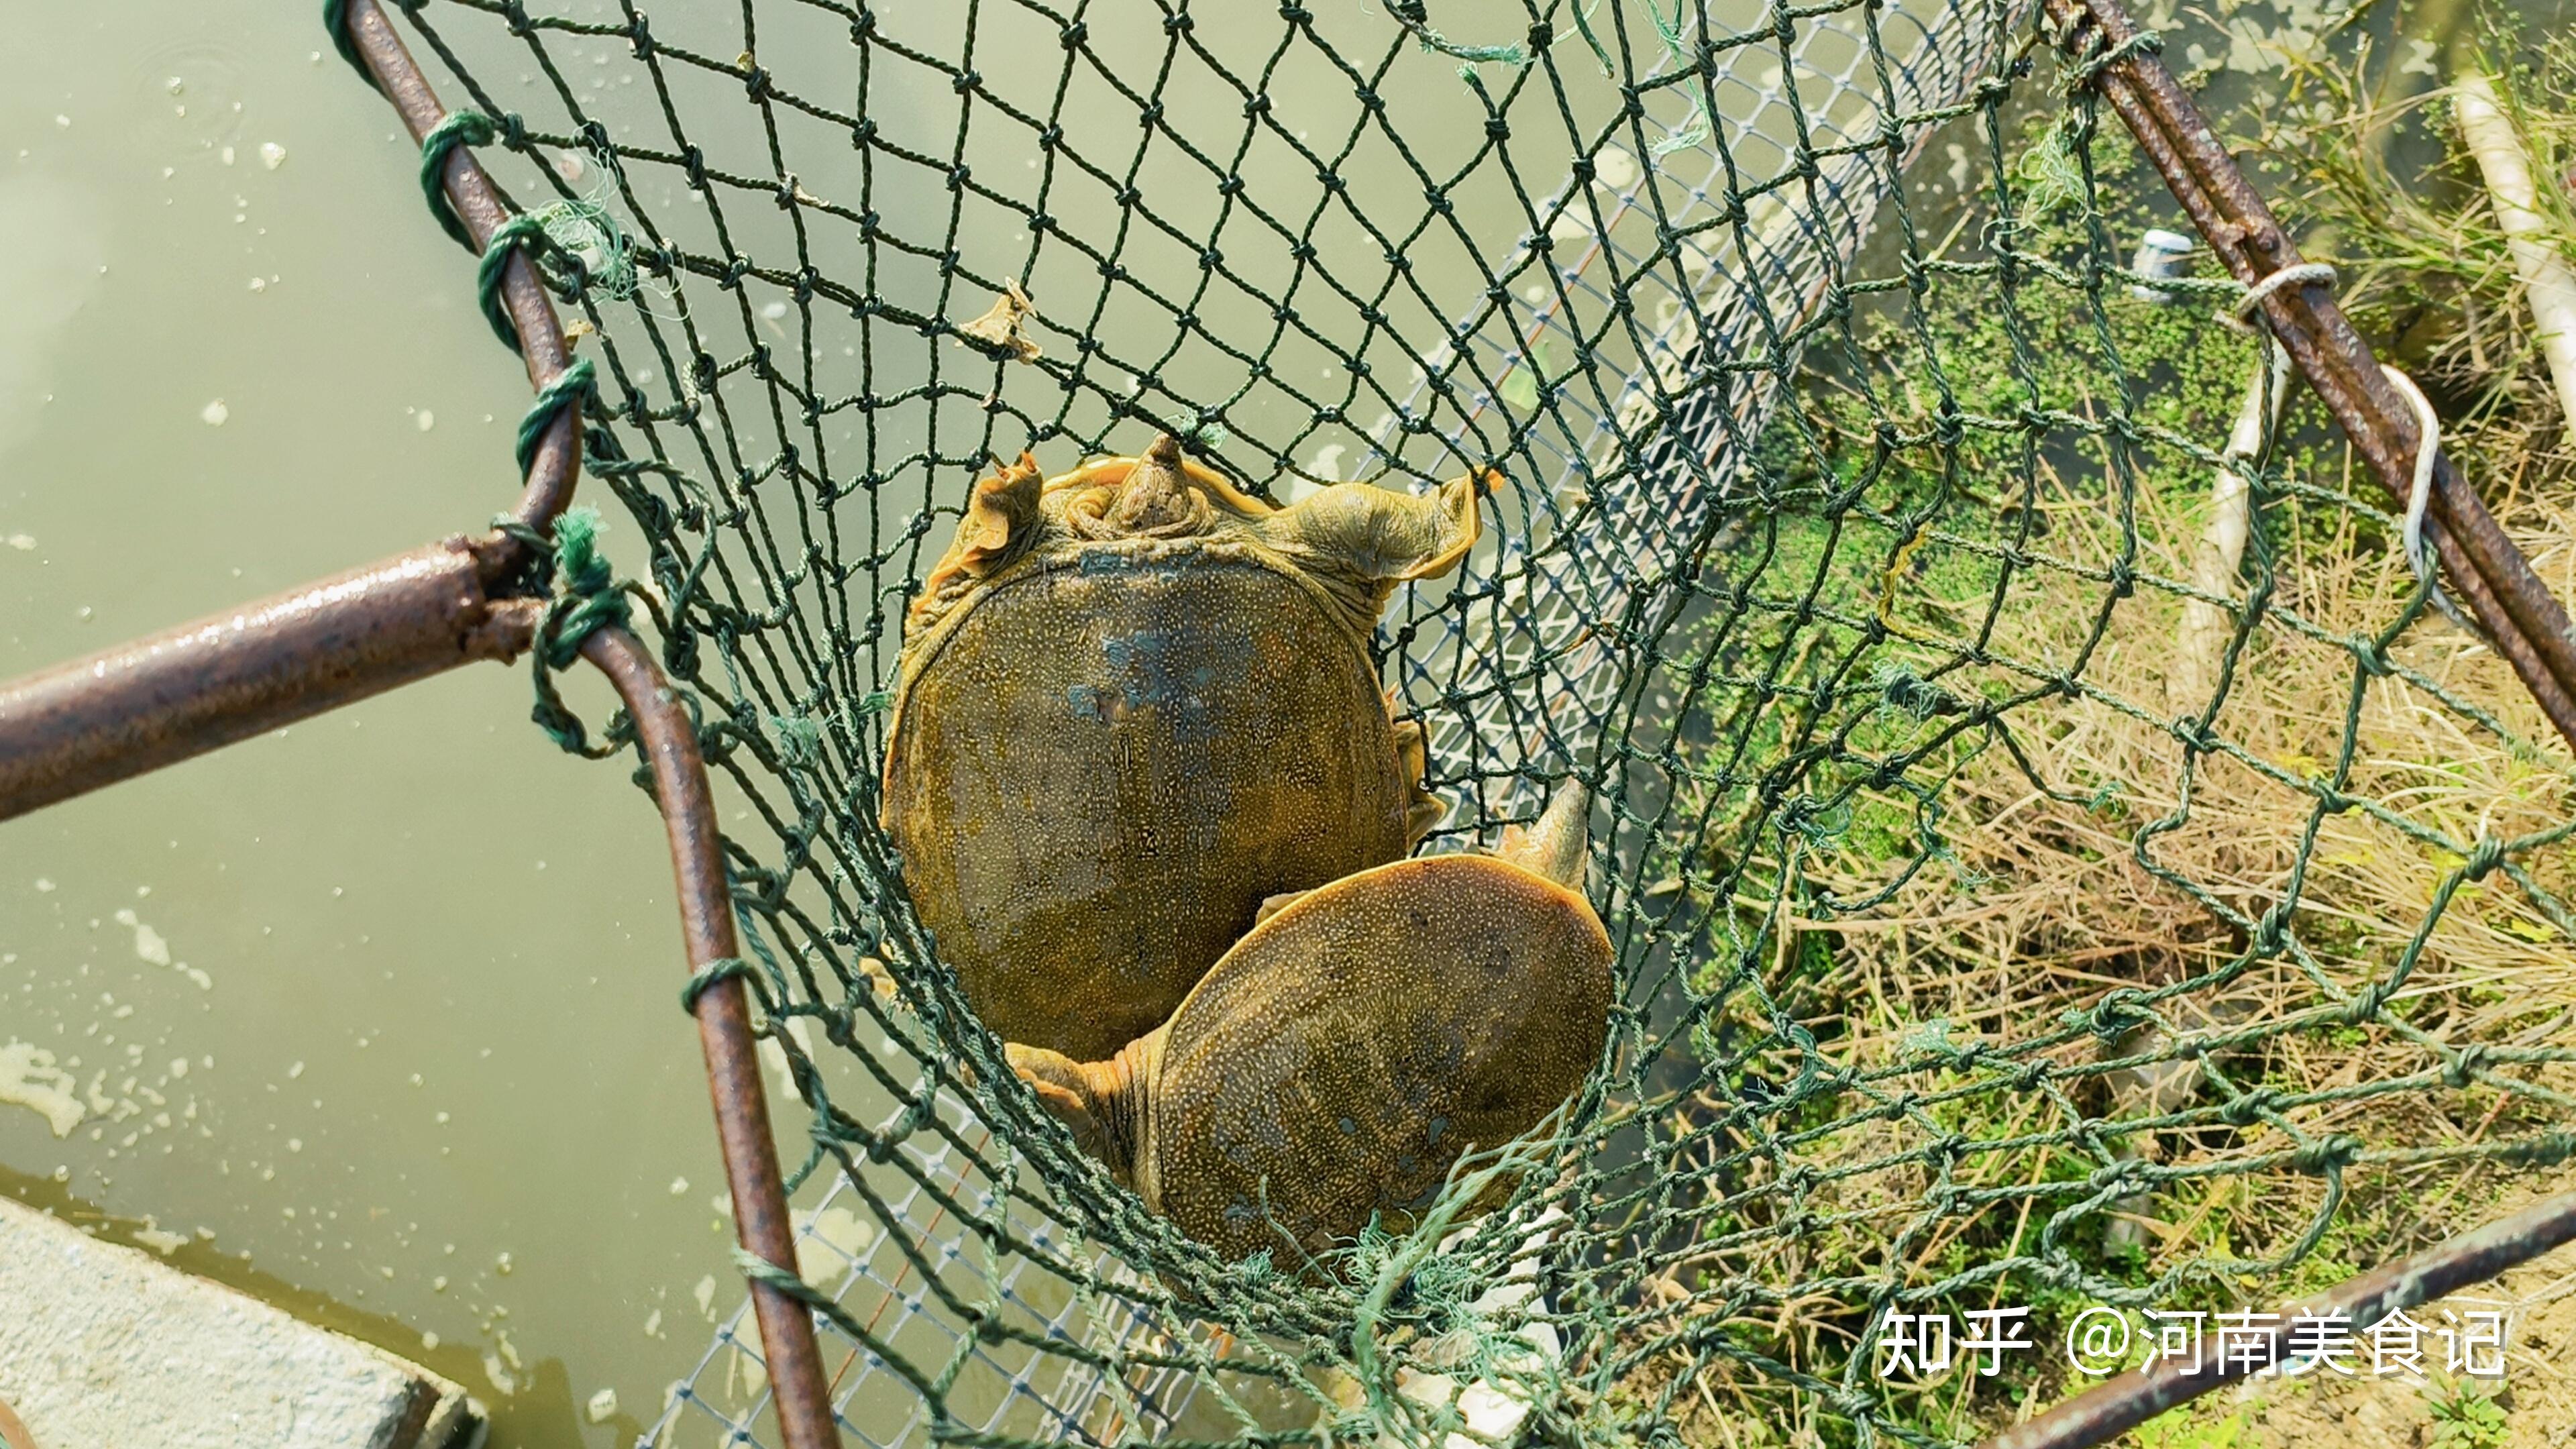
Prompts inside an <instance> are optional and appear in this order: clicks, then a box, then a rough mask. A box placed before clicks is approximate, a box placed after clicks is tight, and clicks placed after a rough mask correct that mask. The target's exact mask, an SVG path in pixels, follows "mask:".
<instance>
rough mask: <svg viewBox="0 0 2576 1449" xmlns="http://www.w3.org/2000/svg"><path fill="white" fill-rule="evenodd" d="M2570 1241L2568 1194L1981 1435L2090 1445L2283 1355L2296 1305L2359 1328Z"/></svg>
mask: <svg viewBox="0 0 2576 1449" xmlns="http://www.w3.org/2000/svg"><path fill="white" fill-rule="evenodd" d="M2570 1241H2576V1193H2570V1194H2567V1195H2565V1196H2562V1197H2554V1198H2551V1199H2549V1200H2547V1201H2545V1202H2541V1203H2538V1204H2535V1205H2533V1206H2531V1207H2528V1208H2525V1209H2524V1210H2522V1211H2521V1212H2518V1213H2515V1214H2513V1215H2512V1216H2511V1217H2507V1218H2504V1219H2501V1220H2499V1221H2497V1222H2493V1223H2489V1224H2488V1225H2486V1226H2485V1227H2482V1228H2478V1229H2475V1230H2473V1231H2471V1232H2467V1233H2463V1234H2461V1235H2460V1236H2459V1237H2456V1238H2453V1239H2451V1240H2450V1241H2449V1242H2446V1243H2443V1244H2441V1245H2440V1246H2438V1247H2434V1248H2429V1249H2426V1250H2425V1251H2423V1252H2421V1253H2417V1254H2415V1255H2414V1256H2412V1257H2407V1258H2400V1259H2398V1260H2397V1261H2396V1262H2394V1263H2388V1264H2384V1265H2382V1266H2380V1267H2377V1268H2374V1269H2372V1270H2371V1271H2369V1272H2367V1273H2364V1274H2361V1275H2360V1276H2358V1277H2355V1278H2348V1279H2346V1280H2344V1281H2343V1282H2342V1283H2340V1284H2337V1285H2336V1286H2335V1287H2332V1288H2329V1289H2327V1290H2326V1291H2325V1292H2324V1293H2322V1294H2319V1295H2318V1296H2316V1297H2314V1298H2310V1299H2308V1300H2306V1301H2304V1302H2301V1303H2295V1304H2292V1305H2291V1306H2289V1307H2288V1308H2285V1309H2283V1310H2282V1311H2281V1312H2279V1313H2277V1314H2275V1315H2273V1316H2272V1322H2271V1325H2270V1326H2269V1327H2268V1328H2263V1327H2249V1328H2248V1329H2247V1330H2246V1331H2245V1332H2244V1333H2243V1334H2242V1335H2241V1336H2239V1335H2238V1334H2237V1331H2236V1330H2235V1329H2234V1328H2233V1327H2231V1328H2230V1329H2229V1330H2228V1332H2229V1335H2230V1348H2229V1351H2228V1352H2226V1353H2223V1354H2217V1353H2213V1354H2206V1355H2202V1356H2201V1359H2200V1361H2198V1362H2195V1363H2192V1364H2189V1365H2184V1364H2180V1363H2176V1362H2171V1361H2160V1362H2156V1363H2151V1364H2149V1365H2148V1366H2147V1367H2145V1368H2141V1369H2135V1370H2132V1371H2130V1372H2128V1373H2125V1374H2122V1375H2121V1376H2120V1377H2118V1378H2116V1379H2113V1380H2111V1381H2110V1382H2108V1383H2104V1384H2100V1385H2097V1386H2095V1387H2094V1388H2091V1389H2088V1390H2086V1391H2085V1392H2083V1393H2081V1394H2078V1395H2076V1396H2075V1397H2074V1398H2071V1399H2069V1400H2067V1401H2066V1402H2065V1403H2062V1404H2060V1405H2058V1406H2057V1407H2056V1408H2053V1409H2050V1410H2049V1411H2047V1412H2046V1413H2044V1414H2041V1415H2040V1416H2039V1417H2037V1418H2035V1419H2032V1420H2030V1421H2029V1422H2028V1423H2024V1424H2016V1425H2014V1426H2013V1427H2012V1428H2010V1429H2007V1430H2005V1431H2004V1432H2003V1433H2001V1434H1998V1435H1996V1436H1995V1437H1993V1438H1992V1439H1989V1440H1987V1441H1986V1445H1985V1449H2091V1446H2093V1445H2096V1444H2105V1443H2108V1442H2110V1441H2111V1440H2113V1439H2115V1438H2118V1437H2119V1436H2120V1435H2122V1434H2125V1433H2127V1432H2128V1431H2129V1430H2131V1429H2134V1428H2136V1427H2137V1426H2139V1425H2140V1424H2143V1423H2145V1422H2146V1421H2148V1420H2149V1419H2152V1418H2154V1417H2155V1416H2156V1415H2158V1414H2161V1413H2163V1412H2165V1411H2166V1410H2167V1409H2171V1408H2174V1407H2175V1406H2177V1405H2180V1404H2184V1403H2188V1402H2190V1401H2191V1400H2193V1399H2196V1398H2198V1397H2200V1396H2201V1395H2202V1394H2205V1393H2208V1392H2209V1391H2210V1390H2212V1389H2215V1388H2219V1387H2221V1386H2223V1385H2226V1384H2230V1383H2234V1382H2235V1381H2236V1380H2238V1379H2241V1378H2244V1377H2246V1376H2247V1375H2249V1374H2253V1373H2259V1372H2261V1371H2263V1370H2265V1369H2269V1368H2271V1367H2273V1366H2274V1365H2276V1364H2280V1363H2282V1362H2284V1361H2285V1360H2286V1359H2288V1358H2289V1357H2290V1354H2289V1347H2288V1345H2289V1339H2290V1325H2292V1324H2294V1323H2295V1322H2296V1320H2297V1318H2298V1316H2299V1315H2301V1314H2307V1315H2311V1316H2313V1317H2317V1318H2328V1319H2331V1318H2333V1317H2335V1316H2336V1315H2341V1316H2342V1318H2343V1320H2344V1324H2345V1327H2346V1328H2347V1330H2348V1331H2349V1332H2352V1333H2360V1332H2362V1331H2364V1330H2366V1329H2368V1328H2369V1327H2370V1326H2371V1325H2372V1324H2374V1323H2377V1322H2379V1321H2380V1320H2381V1319H2383V1318H2386V1317H2387V1316H2388V1315H2390V1314H2392V1313H2399V1312H2403V1311H2405V1310H2406V1309H2409V1308H2417V1307H2421V1306H2422V1305H2424V1304H2426V1303H2430V1302H2432V1301H2433V1300H2434V1299H2436V1298H2440V1297H2442V1296H2443V1295H2444V1294H2447V1293H2453V1292H2456V1291H2458V1290H2459V1289H2462V1288H2465V1287H2468V1286H2469V1285H2471V1284H2473V1283H2483V1282H2485V1281H2486V1280H2487V1279H2489V1278H2492V1277H2494V1276H2496V1275H2497V1274H2499V1273H2501V1272H2503V1271H2505V1270H2506V1269H2507V1268H2512V1267H2515V1266H2517V1265H2519V1264H2522V1263H2527V1262H2529V1261H2531V1260H2532V1259H2534V1258H2537V1257H2539V1256H2540V1255H2541V1254H2543V1253H2546V1252H2548V1251H2550V1250H2551V1249H2553V1248H2557V1247H2560V1246H2562V1245H2564V1244H2566V1243H2568V1242H2570ZM2258 1339H2259V1340H2260V1342H2259V1344H2258V1343H2257V1340H2258ZM2240 1344H2241V1346H2242V1348H2243V1349H2244V1352H2243V1354H2242V1355H2240V1354H2239V1352H2238V1351H2237V1350H2238V1346H2239V1345H2240Z"/></svg>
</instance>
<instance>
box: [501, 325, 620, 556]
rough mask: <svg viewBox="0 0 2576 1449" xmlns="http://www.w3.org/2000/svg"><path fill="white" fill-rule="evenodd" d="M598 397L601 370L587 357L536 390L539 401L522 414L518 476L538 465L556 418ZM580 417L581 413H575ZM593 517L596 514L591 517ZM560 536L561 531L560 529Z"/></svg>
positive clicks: (520, 418)
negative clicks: (539, 451)
mask: <svg viewBox="0 0 2576 1449" xmlns="http://www.w3.org/2000/svg"><path fill="white" fill-rule="evenodd" d="M598 394H599V369H598V368H597V367H594V366H592V365H591V361H590V359H589V358H587V357H576V358H574V359H573V360H572V366H570V367H567V368H565V369H564V370H563V371H561V372H558V373H556V374H555V375H554V376H553V377H552V378H549V379H548V380H547V382H546V385H545V386H544V387H541V388H538V389H537V396H536V399H535V400H534V401H532V402H530V403H529V404H528V410H527V411H526V412H524V413H522V414H520V415H519V440H518V443H517V445H516V446H515V447H514V448H513V450H512V452H513V455H514V456H515V457H517V458H518V460H519V476H520V477H521V478H523V479H524V478H526V477H527V476H528V470H529V469H530V468H531V467H533V466H535V464H536V460H537V445H538V444H540V443H542V442H544V441H545V437H546V429H548V428H550V427H553V426H554V423H555V419H556V417H557V416H559V415H561V414H562V413H563V411H564V410H565V409H567V408H579V407H581V406H582V405H583V404H584V403H587V402H589V401H590V400H591V399H593V398H595V397H597V396H598ZM574 416H576V417H578V416H579V414H578V413H575V414H574ZM592 516H593V517H594V518H596V517H597V515H595V514H594V515H592ZM557 536H558V537H560V536H561V530H560V529H559V530H557Z"/></svg>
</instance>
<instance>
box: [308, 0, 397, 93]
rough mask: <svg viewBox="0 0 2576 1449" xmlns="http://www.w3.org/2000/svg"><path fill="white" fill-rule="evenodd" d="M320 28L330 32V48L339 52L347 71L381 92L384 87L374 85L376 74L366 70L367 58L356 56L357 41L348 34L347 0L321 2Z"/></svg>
mask: <svg viewBox="0 0 2576 1449" xmlns="http://www.w3.org/2000/svg"><path fill="white" fill-rule="evenodd" d="M322 28H323V29H325V30H328V31H330V32H331V48H332V49H333V50H336V51H338V52H340V58H341V59H342V60H345V61H347V62H348V63H349V69H351V70H354V71H356V72H357V73H358V74H359V75H360V76H361V77H363V78H364V79H365V80H366V82H367V84H368V85H371V86H375V88H376V89H377V90H378V91H382V90H383V89H384V87H383V86H380V85H376V73H375V72H374V71H371V70H369V69H367V58H366V57H365V56H363V55H360V54H358V42H357V40H356V39H355V38H354V37H352V36H351V35H350V34H349V0H322Z"/></svg>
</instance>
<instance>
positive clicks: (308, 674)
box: [0, 534, 544, 820]
mask: <svg viewBox="0 0 2576 1449" xmlns="http://www.w3.org/2000/svg"><path fill="white" fill-rule="evenodd" d="M503 542H504V540H503V539H502V538H501V536H500V535H498V534H493V535H487V536H485V537H483V538H463V537H458V538H450V539H446V540H444V541H442V542H439V543H433V544H430V545H427V546H426V547H422V548H416V549H413V550H412V551H411V552H409V553H403V554H396V555H395V556H394V557H392V558H389V559H384V560H381V561H379V562H376V563H372V564H369V565H367V566H366V567H364V568H360V569H353V570H351V571H350V572H348V573H345V574H341V575H339V576H338V577H336V578H328V579H323V580H320V581H318V582H316V583H310V584H306V585H305V586H303V587H302V588H299V589H294V590H290V591H289V592H287V593H283V594H279V595H277V596H275V597H273V598H268V599H262V600H259V601H258V602H256V603H250V604H244V605H241V606H240V607H238V608H234V609H227V610H225V611H224V612H222V613H220V614H213V615H209V616H207V617H206V618H203V619H199V620H197V621H196V622H194V623H191V624H182V625H180V626H179V627H177V628H175V629H165V630H163V631H162V632H160V633H158V634H152V635H147V636H145V637H144V638H141V639H134V640H129V641H128V642H126V643H123V644H119V645H117V646H115V647H114V648H112V649H105V650H101V651H100V652H98V653H96V654H93V655H90V656H89V657H88V658H86V659H75V660H73V661H71V662H70V663H68V664H58V665H56V666H54V667H53V668H51V669H46V670H41V671H39V672H37V673H35V674H30V675H27V676H25V677H23V678H20V679H14V680H11V681H9V682H7V683H5V684H0V820H5V819H7V818H9V817H11V816H14V815H22V814H24V813H26V812H27V811H30V810H34V809H36V808H38V807H40V806H44V805H50V804H52V803H54V802H55V801H57V800H64V799H69V798H70V797H72V796H74V795H78V794H81V793H83V792H84V791H89V790H95V789H97V788H98V787H99V786H101V785H107V784H112V783H114V782H115V781H118V780H123V779H126V778H129V777H131V776H134V775H140V774H142V773H144V772H145V771H147V770H155V769H158V768H160V767H161V766H163V765H168V764H174V763H176V762H178V761H180V760H184V759H188V758H190V757H192V756H195V755H201V754H204V753H205V752H207V751H208V750H213V749H217V748H219V747H221V746H224V745H228V744H231V743H232V742H234V741H235V740H241V739H247V738H249V737H250V736H252V735H255V734H258V733H260V732H262V731H264V730H271V729H275V728H277V727H278V726H279V725H284V724H292V723H294V722H295V721H297V720H300V719H304V718H306V717H308V716H311V715H316V714H320V713H321V712H323V711H324V710H327V709H332V708H336V707H337V706H340V705H343V704H348V703H351V702H352V701H355V700H360V699H364V698H366V697H367V696H369V695H372V694H379V693H382V692H383V691H385V690H388V689H391V688H393V687H394V686H396V685H398V684H407V683H409V682H411V681H412V680H415V679H421V678H425V677H427V676H429V675H432V674H436V673H439V672H440V671H442V670H446V669H452V668H454V667H456V666H457V665H459V664H465V663H469V662H471V661H474V660H478V659H498V660H508V659H513V658H516V657H517V656H518V655H519V654H520V653H521V652H522V651H523V650H525V649H526V648H527V647H528V641H529V640H530V639H531V638H533V637H534V635H535V633H536V626H537V620H538V618H539V616H540V615H541V614H542V613H543V611H544V604H543V602H542V601H540V600H535V599H498V598H494V597H493V596H492V593H491V592H490V590H491V587H492V585H493V584H494V583H495V582H496V580H497V578H498V576H499V575H498V573H497V571H498V570H499V569H500V568H501V567H502V566H503V560H502V558H501V554H502V553H503V552H504V550H503Z"/></svg>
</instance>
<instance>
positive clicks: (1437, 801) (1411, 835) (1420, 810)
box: [1386, 692, 1449, 850]
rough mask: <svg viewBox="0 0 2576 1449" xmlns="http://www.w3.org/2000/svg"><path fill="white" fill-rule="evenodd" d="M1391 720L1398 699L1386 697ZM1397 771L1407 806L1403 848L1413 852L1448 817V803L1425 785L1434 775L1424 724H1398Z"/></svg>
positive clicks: (1404, 720)
mask: <svg viewBox="0 0 2576 1449" xmlns="http://www.w3.org/2000/svg"><path fill="white" fill-rule="evenodd" d="M1386 710H1387V714H1388V716H1389V717H1390V718H1392V717H1393V715H1394V714H1395V695H1394V694H1393V693H1392V692H1389V693H1388V695H1387V697H1386ZM1395 768H1396V770H1397V772H1398V773H1400V774H1401V775H1403V777H1404V784H1405V790H1406V794H1407V796H1408V797H1409V798H1408V799H1407V800H1406V801H1405V806H1404V848H1405V849H1406V850H1411V849H1413V847H1415V846H1417V845H1420V844H1421V843H1422V837H1424V836H1426V835H1429V834H1430V833H1431V832H1432V831H1434V830H1437V829H1439V828H1440V822H1441V821H1442V820H1445V819H1447V818H1448V816H1449V802H1448V801H1446V800H1443V799H1441V798H1440V797H1439V796H1437V795H1434V794H1432V793H1431V789H1430V787H1429V786H1428V785H1427V784H1425V783H1424V782H1425V781H1426V780H1428V779H1429V778H1430V775H1431V744H1430V738H1429V736H1427V735H1425V734H1424V733H1423V729H1422V721H1420V720H1418V719H1399V720H1396V721H1395Z"/></svg>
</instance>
